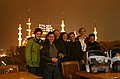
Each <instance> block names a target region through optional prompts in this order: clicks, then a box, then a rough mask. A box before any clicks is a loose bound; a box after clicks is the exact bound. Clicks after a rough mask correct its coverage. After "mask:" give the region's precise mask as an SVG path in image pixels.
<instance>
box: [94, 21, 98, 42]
mask: <svg viewBox="0 0 120 79" xmlns="http://www.w3.org/2000/svg"><path fill="white" fill-rule="evenodd" d="M93 33H94V34H95V41H97V40H98V37H97V27H96V20H95V25H94V29H93Z"/></svg>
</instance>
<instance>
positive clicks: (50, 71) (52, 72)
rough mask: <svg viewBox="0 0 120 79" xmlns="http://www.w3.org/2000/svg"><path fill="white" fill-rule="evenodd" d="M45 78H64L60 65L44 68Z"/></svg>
mask: <svg viewBox="0 0 120 79" xmlns="http://www.w3.org/2000/svg"><path fill="white" fill-rule="evenodd" d="M43 77H44V79H62V76H61V73H60V70H59V68H58V65H51V66H47V68H43Z"/></svg>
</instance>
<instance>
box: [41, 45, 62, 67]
mask: <svg viewBox="0 0 120 79" xmlns="http://www.w3.org/2000/svg"><path fill="white" fill-rule="evenodd" d="M55 46H56V45H55ZM56 48H57V46H56ZM57 50H58V52H57V54H59V48H57ZM49 51H50V46H49V43H44V44H43V48H42V49H41V64H42V66H43V67H47V66H48V64H49V63H51V64H52V63H53V62H52V60H51V59H52V58H51V57H50V52H49ZM56 58H58V59H59V60H60V58H59V56H57V57H56ZM59 60H58V62H59Z"/></svg>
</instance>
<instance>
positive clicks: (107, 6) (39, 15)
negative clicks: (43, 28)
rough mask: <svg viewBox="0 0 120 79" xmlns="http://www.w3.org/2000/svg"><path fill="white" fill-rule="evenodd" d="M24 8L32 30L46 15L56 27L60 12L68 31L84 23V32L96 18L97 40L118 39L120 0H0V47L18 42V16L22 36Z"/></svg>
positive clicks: (25, 20) (56, 27)
mask: <svg viewBox="0 0 120 79" xmlns="http://www.w3.org/2000/svg"><path fill="white" fill-rule="evenodd" d="M28 9H30V18H31V23H32V26H31V28H32V31H33V30H34V29H35V28H36V27H38V24H39V23H44V24H47V23H48V19H49V21H50V24H51V25H52V26H53V27H54V28H55V29H59V30H60V25H61V18H62V14H61V13H62V12H64V19H65V25H66V26H65V30H66V31H67V32H68V33H69V32H71V31H73V30H76V31H78V29H79V28H80V27H85V28H86V29H87V35H88V34H89V33H92V32H93V26H94V20H96V21H97V31H98V38H99V41H114V40H120V35H119V34H120V0H0V49H1V48H3V49H6V48H9V47H10V46H12V45H14V46H17V45H18V35H17V34H18V23H19V17H20V16H21V23H22V28H23V30H22V33H23V35H22V38H23V39H24V38H25V36H26V28H27V26H26V22H27V17H28V12H27V10H28ZM74 26H75V28H74Z"/></svg>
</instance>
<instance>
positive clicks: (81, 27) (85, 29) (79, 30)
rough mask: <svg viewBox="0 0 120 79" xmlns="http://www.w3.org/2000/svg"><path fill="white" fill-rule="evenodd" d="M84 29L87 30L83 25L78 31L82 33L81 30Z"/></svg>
mask: <svg viewBox="0 0 120 79" xmlns="http://www.w3.org/2000/svg"><path fill="white" fill-rule="evenodd" d="M82 29H84V30H85V32H86V29H85V28H84V27H81V28H79V30H78V33H80V31H81V30H82Z"/></svg>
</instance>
